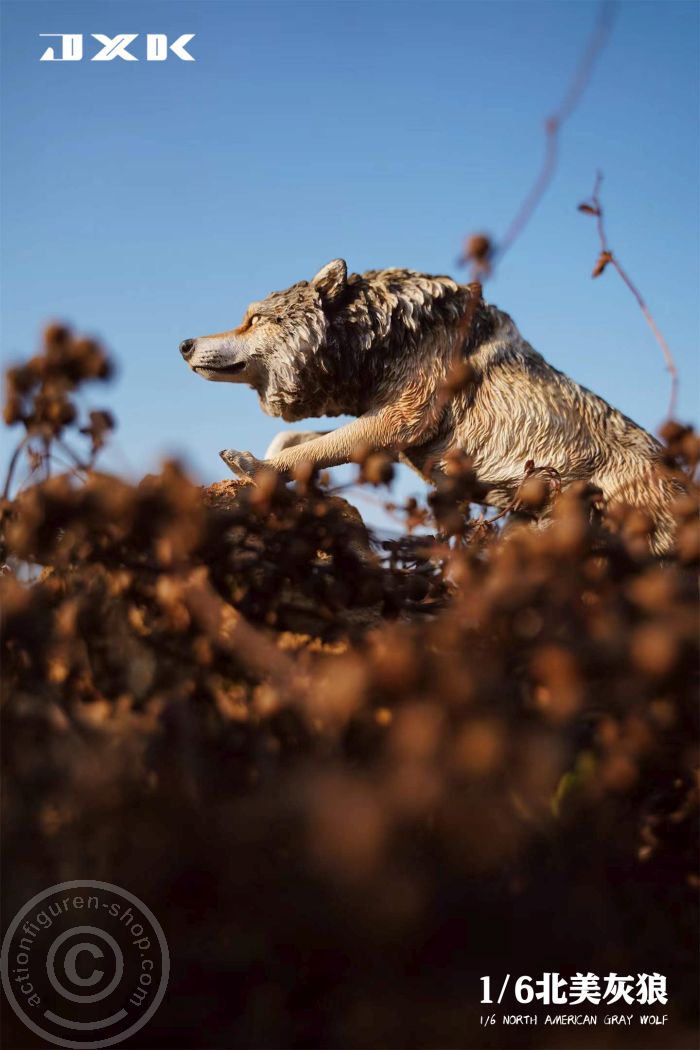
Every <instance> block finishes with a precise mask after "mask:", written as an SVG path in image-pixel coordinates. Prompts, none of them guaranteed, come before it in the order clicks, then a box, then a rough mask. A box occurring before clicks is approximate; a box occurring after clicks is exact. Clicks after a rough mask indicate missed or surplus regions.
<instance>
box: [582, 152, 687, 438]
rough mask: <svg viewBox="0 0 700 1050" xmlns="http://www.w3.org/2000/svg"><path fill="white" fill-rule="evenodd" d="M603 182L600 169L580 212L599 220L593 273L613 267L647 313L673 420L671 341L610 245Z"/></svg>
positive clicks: (674, 372) (674, 377)
mask: <svg viewBox="0 0 700 1050" xmlns="http://www.w3.org/2000/svg"><path fill="white" fill-rule="evenodd" d="M602 181H603V176H602V173H601V172H598V174H597V175H596V180H595V185H594V187H593V193H592V195H591V203H590V204H580V205H579V211H582V212H584V213H585V214H587V215H594V216H595V220H596V226H597V228H598V239H599V240H600V255H599V257H598V261H597V262H596V265H595V267H594V270H593V276H594V277H599V276H600V275H601V274H602V273H603V271H604V269H605V267H606V266H608V265H610V266H612V267H614V268H615V269H616V270H617V272H618V274H619V275H620V277H621V278H622V280H623V281H624V283H625V284H626V285H627V287H628V288H629V290H630V291H631V293H632V295H633V296H634V298H635V299H636V300H637V304H638V305H639V309H640V310H641V311H642V313H643V314H644V318H645V320H646V322H647V324H648V325H649V327H650V328H651V330H652V332H653V334H654V338H655V339H656V341H657V343H658V344H659V346H660V347H661V353H662V354H663V356H664V362H665V364H666V371H667V372H668V374H669V375H670V377H671V393H670V396H669V402H668V410H667V418H668V419H673V417H674V415H675V412H676V403H677V400H678V369H677V367H676V362H675V360H674V357H673V354H672V353H671V350H670V348H669V345H668V343H667V342H666V340H665V339H664V337H663V335H662V334H661V332H660V330H659V327H658V325H657V323H656V321H655V320H654V318H653V317H652V315H651V311H650V310H649V307H648V306H647V304H646V302H645V301H644V299H643V298H642V294H641V292H640V291H639V289H638V288H637V286H636V285H635V284H634V282H633V281H632V279H631V277H630V276H629V274H628V273H627V271H626V270H625V269H624V268H623V266H622V264H621V263H620V261H619V260H618V258H617V256H616V255H614V254H613V252H612V250H611V248H610V246H609V244H608V238H607V234H606V232H605V224H604V222H603V206H602V204H601V203H600V185H601V183H602Z"/></svg>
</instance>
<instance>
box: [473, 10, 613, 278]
mask: <svg viewBox="0 0 700 1050" xmlns="http://www.w3.org/2000/svg"><path fill="white" fill-rule="evenodd" d="M615 8H616V2H615V0H603V3H601V6H600V10H599V12H598V19H597V21H596V25H595V27H594V29H593V32H592V34H591V36H590V39H589V41H588V44H587V46H586V49H585V51H584V52H583V55H582V56H581V59H580V61H579V63H578V66H577V67H576V69H575V71H574V75H573V77H572V79H571V82H570V84H569V87H568V89H567V91H566V94H565V96H564V99H563V101H562V103H561V105H560V106H559V108H558V109H557V110H555V112H554V113H552V114H551V116H549V117H547V119H546V120H545V122H544V130H545V146H544V158H543V161H542V166H541V168H540V171H539V173H538V175H537V177H536V179H535V181H534V182H533V184H532V187H531V189H530V190H529V192H528V194H527V196H526V197H525V199H524V201H523V202H522V204H521V206H520V208H519V210H518V211H517V213H516V215H515V218H514V219H513V221H512V222H511V224H510V226H509V227H508V229H507V230H506V232H505V234H504V236H503V238H502V240H501V241H500V243H498V244H492V243H491V242H490V241H489V239H488V238H487V237H486V236H485V235H480V234H477V235H474V236H473V237H471V238H469V239H468V240H467V245H466V248H465V251H464V254H463V255H462V257H461V259H460V260H459V261H460V263H462V264H464V263H467V262H471V263H472V266H473V271H474V272H473V276H475V277H477V278H479V279H483V278H485V277H487V276H488V275H489V274H490V273H492V271H493V265H494V262H495V261H496V260H500V259H502V258H503V256H504V255H505V253H506V252H507V251H508V250H509V249H510V248H511V247H512V246H513V244H514V242H515V241H516V240H517V239H518V237H519V236H520V235H521V233H522V232H523V230H524V229H525V227H526V226H527V224H528V222H529V221H530V219H531V218H532V216H533V214H534V212H535V211H536V209H537V207H538V205H539V203H540V201H541V200H542V198H543V196H544V194H545V192H546V191H547V189H548V187H549V184H550V183H551V181H552V178H553V177H554V173H555V171H556V168H557V162H558V159H559V132H560V131H561V128H562V126H563V124H564V123H565V122H566V121H567V120H568V118H569V117H570V116H571V114H572V113H573V112H574V110H575V109H576V107H577V106H578V104H579V102H580V101H581V98H582V96H583V93H584V91H585V90H586V88H587V87H588V84H589V82H590V79H591V75H592V73H593V67H594V65H595V62H596V59H597V58H598V55H599V54H600V52H601V50H602V49H603V46H604V44H605V42H606V41H607V38H608V36H609V34H610V30H611V28H612V24H613V19H614V14H615Z"/></svg>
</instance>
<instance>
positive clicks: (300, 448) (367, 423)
mask: <svg viewBox="0 0 700 1050" xmlns="http://www.w3.org/2000/svg"><path fill="white" fill-rule="evenodd" d="M411 407H413V406H411ZM431 409H432V406H430V405H427V406H424V411H421V412H415V411H413V412H410V413H409V412H407V411H406V405H405V404H402V402H401V401H399V402H397V403H396V404H395V405H389V406H386V407H384V408H381V409H379V410H377V411H375V412H368V413H367V415H364V416H360V417H359V418H358V419H354V420H353V421H352V423H347V424H346V425H345V426H344V427H338V429H337V430H331V431H330V432H329V433H327V434H323V435H321V436H319V437H315V438H312V439H310V440H308V441H304V442H303V443H302V444H300V445H296V446H294V447H291V448H285V449H284V450H283V451H282V452H280V453H278V454H277V455H276V456H272V457H271V458H270V459H269V460H267V461H266V464H267V466H270V467H273V468H274V469H275V470H277V471H280V473H287V472H288V471H292V470H294V468H295V467H297V466H299V464H300V463H310V464H311V466H312V467H314V468H315V469H323V468H325V467H337V466H340V465H341V464H342V463H350V462H351V461H352V460H353V459H354V458H355V457H356V456H357V454H358V453H359V452H361V451H385V452H389V453H391V454H392V455H393V456H395V455H398V453H399V452H400V451H401V450H402V449H403V448H406V447H408V446H410V445H413V444H419V443H420V442H422V441H425V440H426V439H427V438H428V436H429V434H430V433H431V432H432V431H433V430H434V428H435V426H436V423H437V416H436V413H435V411H432V410H431Z"/></svg>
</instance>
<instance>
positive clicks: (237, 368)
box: [195, 361, 246, 375]
mask: <svg viewBox="0 0 700 1050" xmlns="http://www.w3.org/2000/svg"><path fill="white" fill-rule="evenodd" d="M245 366H246V362H245V361H237V362H236V364H235V365H197V367H196V369H195V371H202V372H221V373H222V375H234V374H235V373H236V372H241V371H242V370H243V369H244V368H245Z"/></svg>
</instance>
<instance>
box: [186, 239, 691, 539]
mask: <svg viewBox="0 0 700 1050" xmlns="http://www.w3.org/2000/svg"><path fill="white" fill-rule="evenodd" d="M181 350H182V353H183V356H185V358H186V361H187V363H188V365H189V366H190V368H191V369H192V370H193V371H195V372H196V373H197V374H198V375H201V376H203V377H204V378H205V379H210V380H215V381H219V382H234V383H247V384H248V385H249V386H251V387H253V388H254V389H255V390H256V391H257V393H258V396H259V398H260V404H261V406H262V408H263V410H264V411H265V412H267V413H268V414H269V415H273V416H281V417H282V419H285V420H287V421H293V420H298V419H305V418H309V417H314V416H335V415H341V414H342V415H352V416H355V417H357V418H355V419H354V420H353V421H352V422H351V423H348V424H347V425H345V426H342V427H339V428H338V429H336V430H333V431H330V432H322V433H319V434H316V433H313V434H310V433H302V434H298V435H295V434H293V433H292V434H289V433H286V434H282V435H281V436H279V437H278V438H277V439H275V441H273V444H272V446H271V448H270V450H268V456H267V459H266V460H265V461H260V460H257V459H256V458H255V457H254V456H252V455H251V454H250V453H248V452H237V451H235V450H224V452H222V453H221V455H222V458H223V459H224V461H225V462H226V463H227V464H228V465H229V466H230V468H231V469H232V470H233V471H234V472H235V473H238V474H252V473H254V472H255V470H257V469H258V468H259V467H260V466H262V465H264V464H266V465H269V466H271V467H273V468H274V469H276V470H278V471H281V472H290V471H293V470H294V469H295V468H296V467H297V466H298V465H300V464H301V463H303V462H306V463H311V464H312V465H313V466H314V467H317V468H323V467H331V466H335V465H338V464H341V463H347V462H349V461H350V460H352V459H353V457H354V456H355V455H356V454H357V452H358V450H359V449H364V450H370V449H371V450H385V451H387V452H389V453H390V454H392V455H400V457H401V459H403V460H406V461H407V462H408V463H409V464H410V465H411V466H412V467H413V468H414V469H416V470H418V471H419V472H420V473H421V474H422V475H423V476H424V477H426V478H427V480H431V478H434V477H435V476H436V475H437V474H439V473H441V472H442V471H443V470H444V468H445V462H446V457H448V456H449V454H450V453H454V452H455V451H456V450H460V451H462V452H464V453H466V455H467V456H469V457H470V458H471V460H472V466H473V468H474V470H475V472H476V475H477V478H478V480H479V481H480V483H481V484H482V485H483V486H484V489H485V491H486V495H485V497H484V501H485V502H486V503H488V504H490V505H492V506H495V507H499V508H503V507H506V506H508V504H509V503H510V501H512V499H513V497H514V495H515V493H516V492H517V490H518V487H519V485H520V484H521V482H522V481H523V478H524V476H525V467H526V463H528V461H534V462H535V463H536V464H537V465H542V466H546V467H548V468H551V469H553V470H554V471H556V472H557V474H558V475H559V478H560V479H561V483H562V484H563V485H568V484H571V483H572V482H574V481H577V480H585V481H588V482H591V483H592V484H594V485H596V486H598V487H599V488H600V489H601V490H602V493H603V496H604V498H605V500H606V501H607V502H608V503H615V502H619V503H624V504H628V505H631V506H633V507H637V508H640V509H641V510H643V511H644V512H645V513H646V514H647V515H648V516H649V517H650V519H651V521H652V523H653V532H652V540H651V542H652V548H653V549H654V551H655V552H656V553H664V552H666V551H667V550H668V549H669V548H670V546H671V544H672V542H673V534H674V523H673V517H672V514H671V510H670V505H671V503H672V501H673V499H674V498H675V497H676V496H677V495H678V493H679V486H678V483H677V482H675V481H673V480H672V479H671V478H669V477H668V476H667V474H666V472H665V470H664V466H663V462H662V457H661V446H660V445H659V443H658V442H657V441H656V440H655V439H654V438H653V437H652V436H651V435H650V434H649V433H647V432H646V431H645V430H643V429H642V428H641V427H640V426H638V425H637V424H636V423H634V422H633V421H632V420H631V419H628V418H627V416H625V415H623V414H622V413H621V412H618V411H617V410H616V409H614V408H612V407H611V406H610V405H608V404H607V403H606V402H605V401H604V400H603V399H602V398H600V397H598V396H597V395H595V394H593V393H591V391H589V390H587V389H586V388H585V387H582V386H580V385H579V384H578V383H576V382H574V381H573V380H572V379H569V378H568V376H565V375H564V374H563V373H561V372H559V371H558V370H557V369H556V368H553V367H552V366H551V365H549V364H547V362H546V361H545V360H544V358H543V357H542V356H541V355H540V354H538V353H537V352H536V351H535V350H534V349H533V348H532V347H531V346H530V344H529V343H527V342H526V341H525V339H523V337H522V335H521V334H520V332H519V331H518V329H517V327H516V326H515V324H514V323H513V321H512V320H511V318H510V317H509V316H508V314H506V313H503V312H502V311H501V310H498V309H497V308H496V307H495V306H490V305H488V304H487V303H485V302H484V300H483V299H482V296H481V288H480V286H479V285H478V284H468V285H462V284H457V283H456V282H455V281H453V280H452V279H451V278H449V277H432V276H429V275H427V274H422V273H416V272H414V271H413V270H402V269H388V270H369V271H368V272H366V273H364V274H350V275H348V272H347V267H346V264H345V262H344V261H343V260H342V259H336V260H334V261H333V262H330V263H328V265H327V266H325V267H323V269H322V270H320V271H319V273H317V274H316V276H315V277H314V278H313V279H312V280H311V281H300V282H298V283H297V284H294V285H292V287H291V288H288V289H287V290H286V291H283V292H273V293H272V294H270V295H268V296H267V298H266V299H263V300H261V301H260V302H255V303H252V304H251V305H250V306H249V307H248V309H247V311H246V314H245V317H244V319H243V323H242V324H241V325H240V326H239V327H238V328H235V329H233V330H232V331H228V332H222V333H219V334H218V335H209V336H203V337H201V338H198V339H194V340H187V341H186V342H185V343H183V344H182V347H181ZM460 362H466V364H467V365H468V369H469V381H468V382H466V383H465V384H463V385H462V386H459V387H458V388H456V389H454V388H453V389H452V391H451V392H450V393H449V394H446V389H450V387H449V382H448V380H449V377H450V376H451V375H452V374H453V370H454V368H455V365H456V364H458V363H460Z"/></svg>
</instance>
